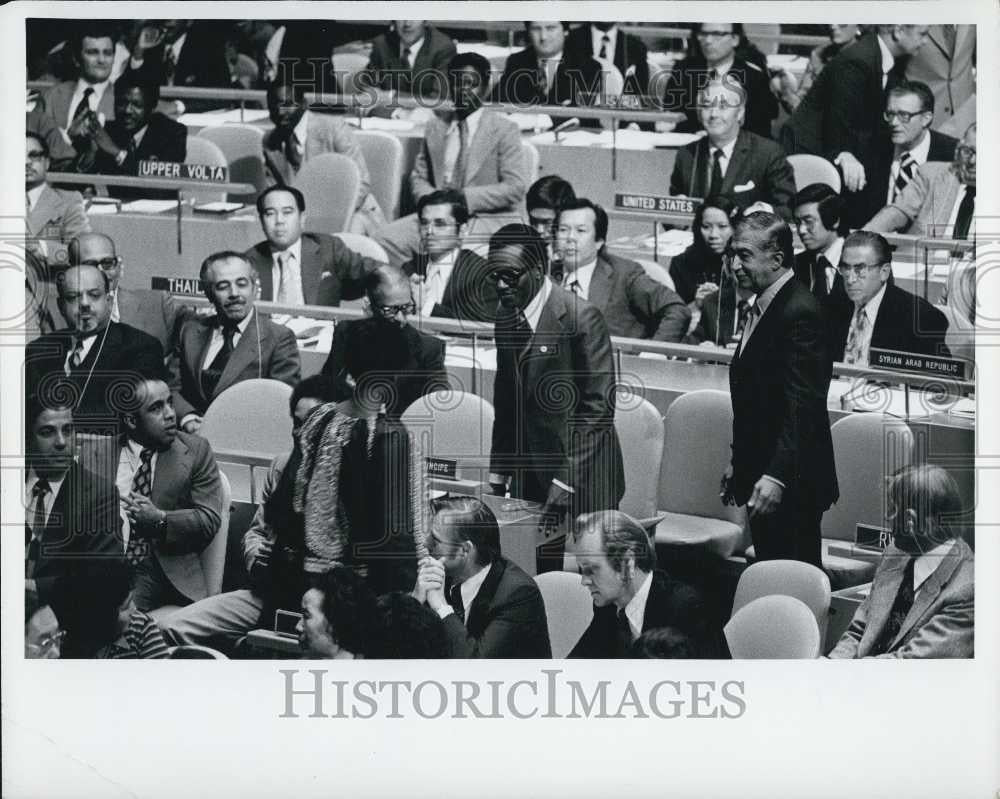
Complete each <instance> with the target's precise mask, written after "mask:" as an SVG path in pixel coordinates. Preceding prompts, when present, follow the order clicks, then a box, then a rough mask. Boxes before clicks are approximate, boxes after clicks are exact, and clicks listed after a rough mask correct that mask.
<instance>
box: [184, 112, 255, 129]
mask: <svg viewBox="0 0 1000 799" xmlns="http://www.w3.org/2000/svg"><path fill="white" fill-rule="evenodd" d="M241 115H242V119H241ZM267 115H268V112H267V109H264V108H244V109H243V111H240V109H239V108H230V109H227V110H225V111H204V112H202V113H200V114H182V115H181V116H179V117H178V118H177V121H178V122H180V123H181V124H182V125H186V126H187V127H189V128H209V127H212V126H213V125H226V124H229V123H233V122H235V123H240V122H243V123H244V124H247V123H250V122H259V121H260V120H262V119H267Z"/></svg>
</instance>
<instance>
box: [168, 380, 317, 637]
mask: <svg viewBox="0 0 1000 799" xmlns="http://www.w3.org/2000/svg"><path fill="white" fill-rule="evenodd" d="M333 400H334V383H333V380H332V379H331V378H329V377H327V376H326V375H312V376H311V377H307V378H305V379H304V380H303V381H302V382H301V383H299V384H298V385H297V386H295V388H293V389H292V396H291V398H290V399H289V410H290V413H291V417H292V442H291V443H292V449H291V450H290V451H289V452H287V453H285V454H284V455H279V456H278V457H276V458H275V459H274V460H273V461H272V462H271V466H270V468H269V469H268V472H267V477H266V479H265V481H264V487H263V489H262V490H261V495H260V504H259V505H258V506H257V512H256V513H255V514H254V517H253V521H252V522H251V523H250V527H249V528H247V531H246V532H245V533H244V534H243V561H244V563H245V565H246V572H247V576H248V578H249V588H241V589H237V590H235V591H227V592H226V593H224V594H216V595H215V596H210V597H207V598H206V599H202V600H201V601H199V602H195V603H194V604H193V605H189V606H188V607H186V608H183V609H182V610H179V611H177V612H176V613H173V614H171V615H170V616H169V617H167V618H166V619H164V620H163V624H162V627H163V629H164V632H165V634H166V635H167V637H168V639H169V640H171V641H173V642H176V643H177V644H200V645H208V646H212V647H215V648H217V649H221V650H223V651H226V652H228V651H230V649H231V648H232V646H233V644H234V643H235V642H236V641H237V640H238V639H239V638H240V637H241V636H244V635H246V634H247V633H248V632H249V631H250V630H253V629H254V628H256V627H258V626H260V627H266V628H270V627H271V626H272V625H273V623H274V611H275V610H276V609H277V608H295V607H297V606H298V604H299V602H300V601H301V599H302V593H303V591H305V590H306V588H307V584H306V582H305V581H304V578H303V574H302V565H301V562H298V563H297V565H296V558H297V557H298V556H295V555H293V556H292V557H289V556H288V553H289V551H290V548H289V546H288V544H289V542H291V541H294V539H295V532H294V531H295V530H299V531H301V529H302V514H301V513H296V512H295V510H294V509H293V507H292V495H293V493H294V492H293V488H294V485H295V474H296V471H297V470H298V465H299V463H300V462H301V452H300V451H298V437H299V432H300V431H301V429H302V425H303V424H305V421H306V419H307V418H308V417H309V415H310V414H311V413H312V412H313V411H314V410H316V408H318V407H320V406H321V405H326V404H327V403H328V402H333ZM279 533H280V535H279Z"/></svg>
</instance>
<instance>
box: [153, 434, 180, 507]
mask: <svg viewBox="0 0 1000 799" xmlns="http://www.w3.org/2000/svg"><path fill="white" fill-rule="evenodd" d="M188 454H189V450H188V448H187V446H186V445H185V444H184V442H183V441H181V440H180V439H179V438H175V439H174V441H173V443H172V444H171V445H170V447H169V448H168V449H165V450H164V451H163V452H160V453H159V454H157V456H156V470H155V471H154V473H153V485H152V487H151V490H150V499H151V500H152V502H153V504H154V505H156V506H157V507H163V506H164V505H167V506H169V505H172V504H173V503H174V501H175V500H174V497H172V496H171V494H172V493H173V492H172V490H171V489H173V487H174V486H176V485H178V484H180V483H181V482H183V476H184V474H185V473H186V472H189V471H190V468H189V467H187V468H186V467H185V465H184V464H185V461H187V460H188Z"/></svg>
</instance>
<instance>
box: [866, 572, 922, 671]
mask: <svg viewBox="0 0 1000 799" xmlns="http://www.w3.org/2000/svg"><path fill="white" fill-rule="evenodd" d="M916 562H917V559H916V558H912V557H911V558H909V560H907V562H906V568H905V569H903V582H901V583H900V584H899V592H898V593H897V594H896V600H895V601H894V602H893V603H892V610H890V611H889V618H888V619H887V620H886V622H885V627H883V628H882V633H881V635H879V637H878V640H877V641H876V642H875V644H874V646H872V651H871V653H872V654H873V655H882V654H884V653H886V652H888V651H889V647H890V646H891V645H892V642H893V640H894V639H895V638H896V636H897V635H899V631H900V630H901V629H902V628H903V622H904V621H906V616H907V614H909V612H910V608H912V607H913V598H914V596H915V593H916V592H915V591H914V590H913V566H914V564H915V563H916Z"/></svg>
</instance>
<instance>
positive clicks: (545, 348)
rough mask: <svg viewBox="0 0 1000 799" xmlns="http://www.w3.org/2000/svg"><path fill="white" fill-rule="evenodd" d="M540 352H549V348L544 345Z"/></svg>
mask: <svg viewBox="0 0 1000 799" xmlns="http://www.w3.org/2000/svg"><path fill="white" fill-rule="evenodd" d="M538 350H539V352H548V351H549V348H548V347H546V346H545V345H544V344H543V345H542V346H541V347H539V348H538Z"/></svg>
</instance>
